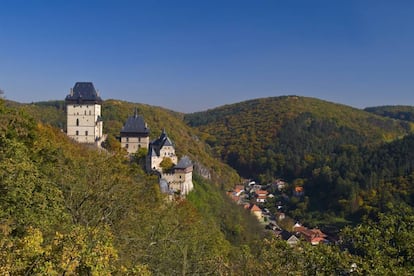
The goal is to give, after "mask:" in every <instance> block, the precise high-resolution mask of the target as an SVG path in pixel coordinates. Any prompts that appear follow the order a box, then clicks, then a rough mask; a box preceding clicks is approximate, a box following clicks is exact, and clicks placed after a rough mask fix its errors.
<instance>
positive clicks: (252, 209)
mask: <svg viewBox="0 0 414 276" xmlns="http://www.w3.org/2000/svg"><path fill="white" fill-rule="evenodd" d="M249 210H250V212H251V213H252V214H253V215H254V216H255V217H256V218H257V219H258V220H259V221H263V216H262V209H260V208H259V206H257V205H256V204H252V205H251V206H250V208H249Z"/></svg>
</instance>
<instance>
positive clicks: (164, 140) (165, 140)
mask: <svg viewBox="0 0 414 276" xmlns="http://www.w3.org/2000/svg"><path fill="white" fill-rule="evenodd" d="M168 159H169V160H170V161H171V163H172V164H173V166H172V168H170V169H166V168H163V166H162V165H163V162H164V161H165V160H168ZM177 161H178V158H177V155H175V148H174V145H173V143H172V142H171V140H170V138H169V137H168V135H167V133H166V132H165V130H163V131H162V133H161V135H160V137H159V138H157V139H155V140H154V141H152V142H151V143H150V144H149V148H148V154H147V160H146V168H147V172H155V173H157V174H158V175H159V176H160V187H161V191H163V192H165V193H170V194H171V193H179V194H180V195H181V196H185V195H187V194H188V193H189V192H190V191H191V190H192V189H193V188H194V185H193V164H192V162H191V160H190V158H189V157H188V156H183V157H182V158H181V160H180V161H179V162H178V163H177Z"/></svg>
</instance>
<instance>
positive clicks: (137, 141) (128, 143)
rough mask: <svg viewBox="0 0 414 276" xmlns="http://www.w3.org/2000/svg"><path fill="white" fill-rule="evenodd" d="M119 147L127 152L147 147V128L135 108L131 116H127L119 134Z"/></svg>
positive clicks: (130, 152)
mask: <svg viewBox="0 0 414 276" xmlns="http://www.w3.org/2000/svg"><path fill="white" fill-rule="evenodd" d="M120 137H121V138H120V140H121V147H122V148H125V149H126V150H127V152H128V153H129V154H134V153H136V152H137V151H138V150H139V149H140V148H146V149H148V147H149V128H148V126H147V124H146V123H145V121H144V118H143V117H142V116H139V115H138V111H137V110H136V109H135V113H134V115H133V116H130V117H128V119H127V120H126V122H125V124H124V126H123V128H122V130H121V135H120Z"/></svg>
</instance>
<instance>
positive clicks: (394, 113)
mask: <svg viewBox="0 0 414 276" xmlns="http://www.w3.org/2000/svg"><path fill="white" fill-rule="evenodd" d="M364 110H365V111H367V112H370V113H373V114H377V115H380V116H384V117H388V118H392V119H397V120H403V121H409V122H414V106H408V105H387V106H375V107H367V108H365V109H364Z"/></svg>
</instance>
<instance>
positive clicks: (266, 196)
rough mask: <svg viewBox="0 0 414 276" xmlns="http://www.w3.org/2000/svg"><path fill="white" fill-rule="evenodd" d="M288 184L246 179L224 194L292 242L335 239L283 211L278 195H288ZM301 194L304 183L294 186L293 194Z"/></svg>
mask: <svg viewBox="0 0 414 276" xmlns="http://www.w3.org/2000/svg"><path fill="white" fill-rule="evenodd" d="M287 187H288V183H286V182H285V181H283V180H280V179H278V180H275V181H274V182H272V183H269V184H267V185H259V184H257V183H256V182H255V181H250V180H245V181H244V183H243V184H239V185H235V186H234V188H233V189H232V190H231V191H228V192H227V195H228V196H229V197H230V198H231V199H232V200H233V201H234V202H235V203H236V204H238V205H241V206H243V208H244V209H246V210H248V211H250V213H251V214H252V215H253V216H255V217H256V218H257V220H258V221H259V222H260V223H261V224H263V227H265V229H267V230H268V231H269V232H271V233H272V234H273V235H275V236H276V237H277V238H280V239H282V240H285V241H286V242H287V243H288V244H289V245H291V246H295V245H297V244H298V243H299V242H301V241H304V242H308V243H310V244H312V245H319V244H321V243H330V242H335V237H333V236H329V235H327V234H325V233H324V232H322V231H321V230H320V229H318V228H307V227H305V226H303V225H301V224H300V223H299V222H297V221H293V220H292V219H291V218H289V217H288V216H287V215H286V214H285V213H284V210H285V208H286V206H284V203H283V202H282V201H281V200H278V198H285V199H287V198H288V196H287V195H286V192H287ZM304 195H305V191H304V189H303V187H294V189H293V192H292V196H293V197H297V198H300V197H303V196H304ZM270 209H271V210H270Z"/></svg>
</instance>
